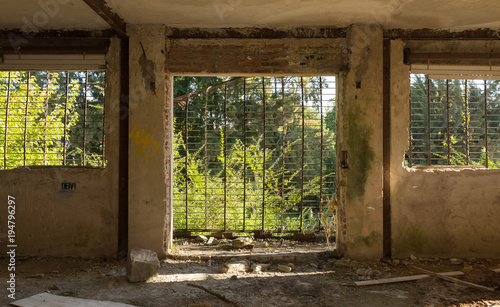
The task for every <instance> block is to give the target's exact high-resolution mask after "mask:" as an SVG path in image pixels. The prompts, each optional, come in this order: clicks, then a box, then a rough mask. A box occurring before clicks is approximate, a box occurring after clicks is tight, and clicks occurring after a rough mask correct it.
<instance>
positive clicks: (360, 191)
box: [337, 25, 383, 258]
mask: <svg viewBox="0 0 500 307" xmlns="http://www.w3.org/2000/svg"><path fill="white" fill-rule="evenodd" d="M347 38H348V42H349V48H350V51H351V56H350V69H349V70H348V71H346V72H344V73H342V74H341V75H340V76H339V82H340V83H339V86H338V87H339V92H338V100H339V102H338V104H337V106H338V111H337V132H338V133H337V203H338V206H339V211H338V216H337V221H338V235H337V246H338V248H340V249H341V250H343V251H344V252H345V254H346V256H347V257H350V258H380V257H382V247H383V245H382V243H383V242H382V238H383V233H382V228H383V224H382V105H383V104H382V80H383V78H382V30H381V29H380V28H379V27H376V26H364V25H354V26H352V27H351V28H350V29H349V32H348V37H347ZM341 151H347V165H348V167H347V168H341V167H340V164H339V162H340V160H341V159H340V158H339V153H340V152H341Z"/></svg>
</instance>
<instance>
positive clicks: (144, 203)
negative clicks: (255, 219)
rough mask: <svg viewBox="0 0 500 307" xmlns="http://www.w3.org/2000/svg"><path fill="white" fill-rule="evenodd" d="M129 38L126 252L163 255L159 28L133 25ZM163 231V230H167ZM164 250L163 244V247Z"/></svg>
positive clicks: (163, 128)
mask: <svg viewBox="0 0 500 307" xmlns="http://www.w3.org/2000/svg"><path fill="white" fill-rule="evenodd" d="M127 32H128V34H129V36H130V49H129V52H130V60H129V65H130V108H129V110H130V117H129V128H130V134H129V152H130V157H129V225H128V226H129V232H128V238H129V240H128V243H129V244H128V245H129V246H128V247H129V249H131V248H146V249H151V250H153V251H155V252H156V253H157V254H158V255H159V256H162V255H165V254H166V251H167V249H168V248H169V246H166V248H164V241H163V240H164V232H165V229H170V228H171V224H170V225H169V223H168V221H169V219H171V215H170V214H169V215H167V206H170V204H169V203H167V201H166V199H167V192H168V191H167V182H166V179H167V169H166V167H165V163H166V161H167V159H169V158H170V157H167V156H166V152H167V150H166V149H165V144H166V143H169V140H168V139H167V132H166V127H167V125H168V123H167V121H166V120H165V117H166V116H167V115H168V114H167V113H166V109H165V108H166V105H165V101H166V97H165V96H166V91H165V89H166V82H165V81H166V80H165V71H164V69H165V46H166V44H165V37H166V35H165V27H164V26H160V25H140V26H139V25H137V26H136V25H133V26H129V27H128V28H127ZM167 232H168V231H167ZM167 245H168V244H167Z"/></svg>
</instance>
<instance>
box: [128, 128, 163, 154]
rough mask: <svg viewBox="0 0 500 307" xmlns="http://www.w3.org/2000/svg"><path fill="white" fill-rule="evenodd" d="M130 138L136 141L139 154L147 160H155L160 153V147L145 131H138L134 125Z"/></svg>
mask: <svg viewBox="0 0 500 307" xmlns="http://www.w3.org/2000/svg"><path fill="white" fill-rule="evenodd" d="M128 137H129V138H130V139H133V140H134V141H135V145H136V149H137V152H138V154H139V155H140V156H141V157H142V158H144V159H146V160H150V159H153V158H154V157H156V156H157V155H158V153H159V152H160V145H158V143H157V142H156V141H155V140H152V139H151V135H150V134H149V133H148V132H146V131H145V130H144V129H137V127H136V126H135V125H134V127H133V128H132V131H130V133H129V135H128Z"/></svg>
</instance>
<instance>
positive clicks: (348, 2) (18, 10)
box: [0, 0, 500, 31]
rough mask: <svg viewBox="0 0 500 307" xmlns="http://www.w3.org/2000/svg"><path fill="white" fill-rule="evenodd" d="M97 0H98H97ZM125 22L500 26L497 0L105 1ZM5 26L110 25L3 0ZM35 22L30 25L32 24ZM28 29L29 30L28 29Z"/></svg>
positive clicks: (28, 0) (83, 11)
mask: <svg viewBox="0 0 500 307" xmlns="http://www.w3.org/2000/svg"><path fill="white" fill-rule="evenodd" d="M96 1H97V0H96ZM106 2H107V4H108V5H109V7H110V8H111V9H112V11H114V12H115V13H117V14H118V15H119V16H121V18H123V19H124V20H125V22H126V23H131V24H144V23H148V24H151V23H160V24H165V25H167V26H172V27H180V28H184V27H207V28H226V27H298V26H337V27H345V26H348V25H349V24H352V23H376V24H380V25H382V26H383V27H384V28H408V29H415V28H436V29H450V30H464V29H475V28H492V29H500V18H498V15H499V13H500V1H498V0H474V1H471V0H440V1H436V0H281V1H279V0H278V1H277V0H275V1H272V0H106ZM0 8H1V10H0V28H3V29H22V30H24V29H28V30H30V31H33V29H31V28H33V27H35V28H36V29H35V30H45V29H59V30H66V29H67V30H74V29H81V30H91V29H97V30H101V29H108V28H110V26H109V25H108V24H107V23H106V22H104V21H103V20H102V19H101V18H100V17H99V16H98V15H97V14H96V13H95V12H94V11H93V10H92V9H90V8H89V7H88V6H87V4H86V3H84V2H83V0H38V1H35V0H0ZM30 27H31V28H30ZM23 28H24V29H23Z"/></svg>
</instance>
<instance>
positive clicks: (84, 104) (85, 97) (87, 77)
mask: <svg viewBox="0 0 500 307" xmlns="http://www.w3.org/2000/svg"><path fill="white" fill-rule="evenodd" d="M88 85H89V71H88V70H87V71H85V91H84V92H85V96H84V100H83V129H82V131H83V153H82V159H83V160H82V161H83V165H85V158H86V152H87V151H86V147H85V143H86V142H87V137H86V136H87V87H88ZM103 131H104V129H103ZM103 140H104V139H103ZM103 143H104V142H103ZM103 160H104V159H103Z"/></svg>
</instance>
